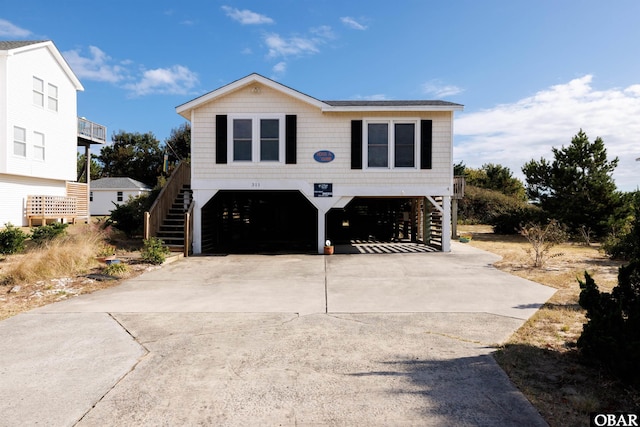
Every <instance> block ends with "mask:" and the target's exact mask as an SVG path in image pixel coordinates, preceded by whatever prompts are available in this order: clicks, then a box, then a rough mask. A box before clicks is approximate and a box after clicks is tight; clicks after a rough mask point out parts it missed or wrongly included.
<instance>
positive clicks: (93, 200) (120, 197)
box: [89, 178, 151, 215]
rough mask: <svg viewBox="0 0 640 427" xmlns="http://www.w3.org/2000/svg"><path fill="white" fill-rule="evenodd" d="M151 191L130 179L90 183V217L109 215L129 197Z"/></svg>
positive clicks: (105, 179) (110, 179) (111, 179)
mask: <svg viewBox="0 0 640 427" xmlns="http://www.w3.org/2000/svg"><path fill="white" fill-rule="evenodd" d="M150 191H151V188H150V187H149V186H147V185H146V184H144V183H142V182H140V181H136V180H135V179H131V178H101V179H96V180H94V181H91V188H90V193H89V204H90V206H91V215H110V214H111V211H112V210H113V209H114V208H115V206H114V203H115V204H116V205H122V204H124V203H126V202H127V200H129V198H130V197H137V196H140V195H141V194H145V193H148V192H150Z"/></svg>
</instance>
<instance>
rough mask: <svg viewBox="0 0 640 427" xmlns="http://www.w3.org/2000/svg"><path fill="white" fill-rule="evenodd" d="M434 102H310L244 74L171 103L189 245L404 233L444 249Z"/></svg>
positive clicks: (446, 209) (449, 167)
mask: <svg viewBox="0 0 640 427" xmlns="http://www.w3.org/2000/svg"><path fill="white" fill-rule="evenodd" d="M462 108H463V106H462V105H460V104H455V103H450V102H445V101H320V100H318V99H316V98H313V97H311V96H309V95H305V94H304V93H301V92H298V91H296V90H294V89H292V88H289V87H287V86H284V85H282V84H280V83H277V82H275V81H273V80H270V79H268V78H265V77H263V76H261V75H258V74H251V75H249V76H247V77H244V78H242V79H240V80H237V81H235V82H232V83H230V84H228V85H226V86H223V87H221V88H219V89H216V90H214V91H212V92H209V93H207V94H205V95H203V96H200V97H198V98H196V99H194V100H192V101H189V102H187V103H185V104H183V105H180V106H178V107H176V111H177V112H178V113H179V114H180V115H182V116H183V117H184V118H186V119H187V120H189V121H190V122H191V190H192V191H193V202H194V213H193V217H194V225H193V228H194V230H193V231H194V236H193V251H194V253H202V252H228V251H229V252H230V251H261V250H276V251H277V250H284V251H287V250H302V251H311V252H316V251H317V252H318V253H323V250H324V245H325V241H326V240H327V239H328V240H331V241H332V242H337V243H340V242H349V241H351V242H353V241H355V240H364V241H366V240H411V241H418V242H422V243H424V244H428V245H429V244H430V245H435V246H438V247H439V248H440V249H441V250H442V251H445V252H448V251H449V250H450V234H451V231H450V230H451V197H452V196H453V192H454V184H453V158H452V149H453V116H454V112H455V111H461V110H462Z"/></svg>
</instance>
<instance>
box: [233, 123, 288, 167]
mask: <svg viewBox="0 0 640 427" xmlns="http://www.w3.org/2000/svg"><path fill="white" fill-rule="evenodd" d="M230 120H231V126H229V132H230V134H229V137H228V141H229V144H230V145H231V146H230V147H229V150H228V152H229V153H230V154H231V160H232V161H234V162H282V161H283V158H284V143H283V142H284V117H278V116H276V117H273V116H265V117H261V116H252V117H231V118H230Z"/></svg>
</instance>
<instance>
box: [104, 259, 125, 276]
mask: <svg viewBox="0 0 640 427" xmlns="http://www.w3.org/2000/svg"><path fill="white" fill-rule="evenodd" d="M127 271H128V268H127V265H126V264H123V263H121V262H118V263H111V264H109V265H107V266H106V267H105V268H104V270H103V272H104V274H107V275H109V276H121V275H123V274H125V273H126V272H127Z"/></svg>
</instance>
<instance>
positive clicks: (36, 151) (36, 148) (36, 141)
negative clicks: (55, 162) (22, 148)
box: [33, 132, 44, 160]
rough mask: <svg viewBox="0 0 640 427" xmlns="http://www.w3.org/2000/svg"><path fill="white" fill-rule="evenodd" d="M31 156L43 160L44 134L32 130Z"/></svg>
mask: <svg viewBox="0 0 640 427" xmlns="http://www.w3.org/2000/svg"><path fill="white" fill-rule="evenodd" d="M33 158H34V159H36V160H44V134H43V133H40V132H33Z"/></svg>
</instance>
